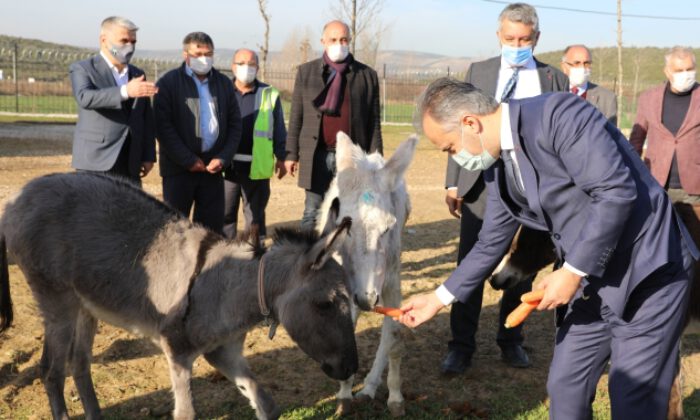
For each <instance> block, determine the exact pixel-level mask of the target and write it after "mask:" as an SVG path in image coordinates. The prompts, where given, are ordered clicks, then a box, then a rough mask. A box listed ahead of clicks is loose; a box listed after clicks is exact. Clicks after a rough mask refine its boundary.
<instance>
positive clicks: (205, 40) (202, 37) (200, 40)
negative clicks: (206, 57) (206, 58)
mask: <svg viewBox="0 0 700 420" xmlns="http://www.w3.org/2000/svg"><path fill="white" fill-rule="evenodd" d="M190 44H203V45H208V46H210V47H211V49H212V50H214V41H213V40H212V39H211V37H210V36H209V35H207V34H205V33H204V32H190V33H189V34H187V35H186V36H185V39H183V40H182V49H183V50H185V51H187V46H188V45H190Z"/></svg>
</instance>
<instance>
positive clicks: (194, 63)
mask: <svg viewBox="0 0 700 420" xmlns="http://www.w3.org/2000/svg"><path fill="white" fill-rule="evenodd" d="M213 64H214V58H213V57H206V56H201V57H192V56H190V63H189V66H190V68H191V69H192V71H193V72H195V74H198V75H200V76H204V75H205V74H207V73H209V70H211V67H212V65H213Z"/></svg>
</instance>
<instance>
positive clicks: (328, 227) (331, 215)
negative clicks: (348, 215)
mask: <svg viewBox="0 0 700 420" xmlns="http://www.w3.org/2000/svg"><path fill="white" fill-rule="evenodd" d="M339 213H340V200H339V199H338V197H336V198H334V199H333V201H331V205H330V207H329V208H328V212H327V214H326V215H325V222H324V220H323V219H320V220H321V222H322V223H323V224H322V225H320V226H318V227H317V229H321V234H322V235H329V234H330V233H331V232H332V231H333V230H334V229H335V228H336V226H337V225H336V220H338V214H339Z"/></svg>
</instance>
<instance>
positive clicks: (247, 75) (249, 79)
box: [236, 64, 258, 85]
mask: <svg viewBox="0 0 700 420" xmlns="http://www.w3.org/2000/svg"><path fill="white" fill-rule="evenodd" d="M257 74H258V68H257V67H253V66H249V65H247V64H242V65H238V64H237V65H236V80H240V81H241V83H243V84H244V85H249V84H251V83H253V80H255V76H257Z"/></svg>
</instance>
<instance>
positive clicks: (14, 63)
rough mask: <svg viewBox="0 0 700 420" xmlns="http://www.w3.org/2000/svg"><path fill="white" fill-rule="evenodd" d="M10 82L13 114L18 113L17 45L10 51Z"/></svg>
mask: <svg viewBox="0 0 700 420" xmlns="http://www.w3.org/2000/svg"><path fill="white" fill-rule="evenodd" d="M12 80H13V81H14V83H15V112H17V113H19V85H18V84H17V43H15V49H14V51H12Z"/></svg>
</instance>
